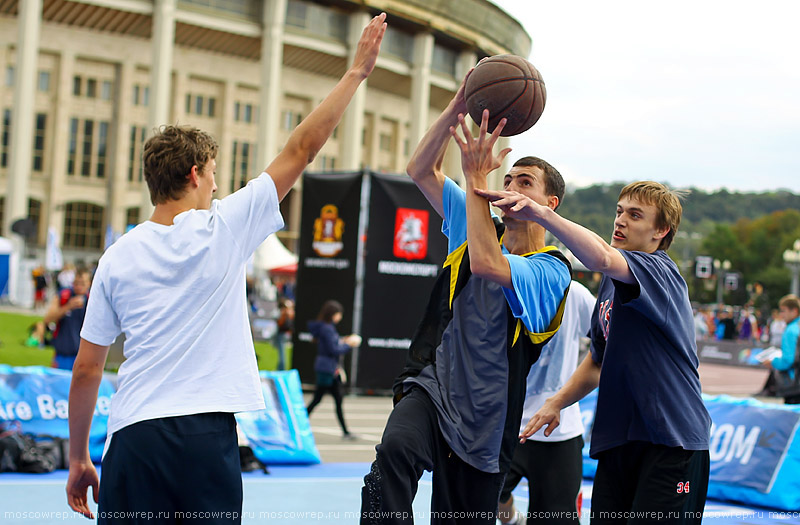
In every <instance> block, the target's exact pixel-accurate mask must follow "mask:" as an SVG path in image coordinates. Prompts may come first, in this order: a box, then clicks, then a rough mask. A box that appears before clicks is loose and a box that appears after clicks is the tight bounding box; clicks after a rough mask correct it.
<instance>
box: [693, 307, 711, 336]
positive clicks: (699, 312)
mask: <svg viewBox="0 0 800 525" xmlns="http://www.w3.org/2000/svg"><path fill="white" fill-rule="evenodd" d="M694 335H695V337H697V339H705V338H707V337H708V322H707V320H706V312H705V308H702V307H701V308H698V309H696V310H695V312H694Z"/></svg>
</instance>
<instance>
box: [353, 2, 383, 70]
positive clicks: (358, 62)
mask: <svg viewBox="0 0 800 525" xmlns="http://www.w3.org/2000/svg"><path fill="white" fill-rule="evenodd" d="M385 33H386V13H381V14H379V15H378V16H376V17H374V18H373V19H372V20H370V22H369V24H367V26H366V27H365V28H364V31H363V32H362V33H361V39H360V40H359V41H358V47H357V48H356V56H355V58H354V59H353V65H352V66H351V69H352V70H353V71H356V72H358V73H359V74H361V75H363V76H364V78H366V77H368V76H369V74H370V73H372V70H373V69H374V68H375V63H376V62H377V61H378V53H379V52H380V50H381V42H382V41H383V35H384V34H385Z"/></svg>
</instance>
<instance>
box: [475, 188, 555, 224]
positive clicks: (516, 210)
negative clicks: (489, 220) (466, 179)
mask: <svg viewBox="0 0 800 525" xmlns="http://www.w3.org/2000/svg"><path fill="white" fill-rule="evenodd" d="M475 193H476V194H477V195H480V196H481V197H483V198H484V199H486V200H488V201H489V202H490V203H491V204H492V206H496V207H497V208H499V209H500V210H501V211H502V212H503V213H504V214H505V215H506V216H508V217H511V218H512V219H517V220H521V221H534V222H536V221H538V220H540V219H542V218H543V214H544V213H545V212H546V211H548V210H550V208H548V207H547V206H542V205H541V204H539V203H538V202H536V201H535V200H533V199H531V198H530V197H527V196H525V195H523V194H522V193H519V192H516V191H505V190H503V191H498V190H488V189H481V188H475Z"/></svg>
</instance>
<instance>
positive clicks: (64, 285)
mask: <svg viewBox="0 0 800 525" xmlns="http://www.w3.org/2000/svg"><path fill="white" fill-rule="evenodd" d="M74 280H75V266H74V265H73V264H71V263H67V264H65V265H64V268H62V269H61V271H60V272H58V277H56V283H57V284H58V293H61V290H69V289H70V288H72V282H73V281H74Z"/></svg>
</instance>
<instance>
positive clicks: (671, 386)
mask: <svg viewBox="0 0 800 525" xmlns="http://www.w3.org/2000/svg"><path fill="white" fill-rule="evenodd" d="M620 253H621V254H622V255H623V257H625V259H626V260H627V261H628V266H629V267H630V269H631V272H632V273H633V275H634V277H635V278H636V281H637V284H626V283H622V282H620V281H615V280H613V279H610V278H608V277H604V278H603V281H602V282H601V283H600V289H599V291H598V294H597V304H596V306H595V311H594V313H593V314H592V329H591V338H592V359H593V360H594V362H595V363H598V364H601V365H602V371H601V374H600V387H599V391H598V397H597V413H596V415H595V420H594V421H595V422H594V427H593V429H592V441H591V450H590V454H591V456H592V457H596V456H597V454H598V453H600V452H602V451H604V450H608V449H611V448H614V447H617V446H620V445H624V444H625V443H628V442H631V441H645V442H649V443H655V444H660V445H666V446H669V447H682V448H684V449H686V450H707V449H708V439H709V431H710V428H711V418H710V417H709V415H708V411H707V410H706V408H705V405H704V404H703V400H702V397H701V394H700V392H701V390H700V377H699V375H698V373H697V364H698V361H697V343H696V340H695V333H694V320H693V317H692V308H691V305H690V303H689V294H688V289H687V287H686V281H684V280H683V277H681V275H680V272H679V271H678V267H677V266H676V265H675V263H674V262H673V261H672V259H670V258H669V256H668V255H667V254H666V252H664V251H663V250H658V251H656V252H655V253H652V254H651V253H644V252H632V251H625V250H620Z"/></svg>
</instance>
